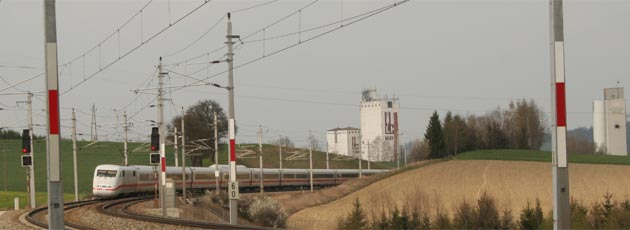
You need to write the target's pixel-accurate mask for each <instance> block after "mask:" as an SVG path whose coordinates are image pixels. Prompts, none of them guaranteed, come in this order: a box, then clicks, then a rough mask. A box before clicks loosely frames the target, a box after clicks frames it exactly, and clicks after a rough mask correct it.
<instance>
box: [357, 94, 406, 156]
mask: <svg viewBox="0 0 630 230" xmlns="http://www.w3.org/2000/svg"><path fill="white" fill-rule="evenodd" d="M360 107H361V158H362V159H365V160H369V161H393V160H395V154H394V153H395V152H396V148H395V147H396V144H395V142H396V141H397V140H396V139H397V130H398V111H399V107H400V106H399V103H398V99H397V98H395V97H392V98H388V97H387V96H385V97H383V98H380V97H378V95H377V94H376V89H366V90H363V92H362V98H361V106H360ZM368 143H369V146H368Z"/></svg>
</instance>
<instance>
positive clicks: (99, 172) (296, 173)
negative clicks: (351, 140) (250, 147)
mask: <svg viewBox="0 0 630 230" xmlns="http://www.w3.org/2000/svg"><path fill="white" fill-rule="evenodd" d="M158 170H159V169H158ZM185 171H186V181H185V182H184V183H183V182H182V168H181V167H166V177H167V178H170V179H173V181H174V182H175V186H176V189H177V190H178V191H179V190H181V189H182V186H183V185H185V186H186V189H191V190H202V189H216V188H215V187H216V180H217V179H218V180H219V186H221V187H223V188H225V186H226V185H227V183H228V181H229V177H228V173H229V166H228V165H220V166H219V170H218V171H219V176H218V178H217V177H216V176H215V170H214V166H210V167H207V168H205V167H203V168H202V167H186V168H185ZM386 171H387V170H375V169H372V170H367V169H363V170H362V171H361V174H362V175H373V174H377V173H382V172H386ZM259 172H260V169H257V168H256V169H254V168H247V167H245V166H242V165H238V166H237V173H236V174H237V176H236V179H237V180H238V182H239V187H240V189H241V190H248V189H257V188H258V187H259V185H260V178H259ZM157 173H159V171H158V172H157ZM156 175H158V174H156V173H155V171H154V167H153V166H141V165H132V166H120V165H99V166H97V167H96V169H95V170H94V180H93V185H92V193H93V194H94V195H95V196H98V197H103V198H107V197H116V196H121V195H126V194H135V193H148V192H153V191H154V190H155V187H156V184H157V183H159V181H158V178H157V177H156ZM357 177H359V170H358V169H330V170H327V169H314V170H313V185H314V186H316V187H323V186H332V185H338V184H341V183H343V182H344V181H346V180H349V179H353V178H357ZM263 185H264V187H265V188H287V187H306V186H310V178H309V170H308V169H282V170H280V169H263Z"/></svg>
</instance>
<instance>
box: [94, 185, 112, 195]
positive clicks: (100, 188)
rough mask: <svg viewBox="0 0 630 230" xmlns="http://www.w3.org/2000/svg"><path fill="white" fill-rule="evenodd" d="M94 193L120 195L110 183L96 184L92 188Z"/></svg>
mask: <svg viewBox="0 0 630 230" xmlns="http://www.w3.org/2000/svg"><path fill="white" fill-rule="evenodd" d="M92 194H94V195H95V196H98V197H114V196H116V195H118V194H117V193H116V191H114V190H113V188H112V186H110V185H104V184H101V185H96V186H94V187H93V188H92Z"/></svg>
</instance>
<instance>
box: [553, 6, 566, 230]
mask: <svg viewBox="0 0 630 230" xmlns="http://www.w3.org/2000/svg"><path fill="white" fill-rule="evenodd" d="M550 6H551V7H550V27H551V31H550V32H551V82H552V83H553V87H551V90H552V97H553V99H552V117H553V118H552V120H553V124H554V126H555V128H554V129H552V142H551V143H552V154H553V156H552V161H553V162H552V165H553V169H552V177H553V201H554V203H553V207H554V208H553V226H554V229H571V218H570V217H571V209H570V204H569V169H568V161H567V112H566V111H567V107H566V88H565V76H564V24H563V17H562V0H550Z"/></svg>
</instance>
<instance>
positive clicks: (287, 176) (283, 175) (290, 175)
mask: <svg viewBox="0 0 630 230" xmlns="http://www.w3.org/2000/svg"><path fill="white" fill-rule="evenodd" d="M282 178H284V179H293V178H295V174H288V173H287V174H282Z"/></svg>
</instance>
